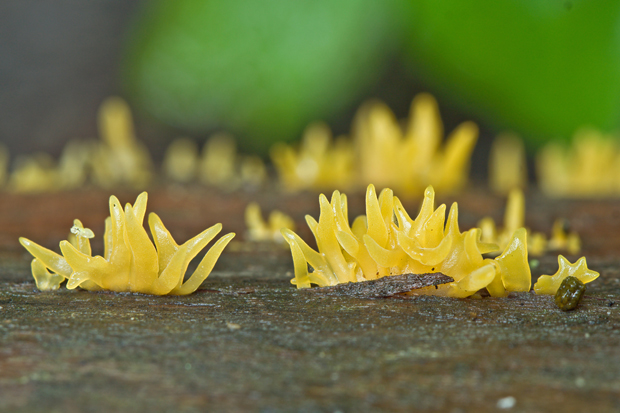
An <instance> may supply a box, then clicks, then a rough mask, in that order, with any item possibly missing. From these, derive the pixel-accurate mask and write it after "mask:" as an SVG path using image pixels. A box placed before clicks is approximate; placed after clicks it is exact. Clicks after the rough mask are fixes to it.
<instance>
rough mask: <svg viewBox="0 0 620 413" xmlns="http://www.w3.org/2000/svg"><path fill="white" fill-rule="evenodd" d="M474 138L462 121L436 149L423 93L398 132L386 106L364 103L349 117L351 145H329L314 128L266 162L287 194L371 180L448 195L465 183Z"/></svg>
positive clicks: (435, 121) (325, 134) (438, 128)
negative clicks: (430, 187)
mask: <svg viewBox="0 0 620 413" xmlns="http://www.w3.org/2000/svg"><path fill="white" fill-rule="evenodd" d="M477 136H478V128H477V126H476V125H475V124H473V123H472V122H465V123H463V124H461V125H460V126H458V127H457V129H456V130H455V131H454V132H453V133H452V134H451V135H450V137H449V138H448V139H447V142H446V144H445V145H444V146H443V147H442V145H441V140H442V138H443V126H442V124H441V118H440V116H439V110H438V108H437V102H436V101H435V99H434V98H433V97H432V96H431V95H429V94H425V93H423V94H420V95H418V96H416V97H415V98H414V100H413V103H412V105H411V114H410V117H409V120H408V121H407V125H406V128H405V130H404V131H403V129H402V128H401V125H400V124H399V122H398V120H397V119H396V117H395V116H394V114H393V113H392V111H391V110H390V108H388V107H387V106H386V105H385V104H383V103H381V102H376V101H375V102H369V103H366V104H364V105H362V107H361V108H360V110H359V111H358V113H357V115H356V117H355V120H354V125H353V130H352V136H351V141H348V140H346V139H344V138H339V139H338V140H337V141H336V143H335V144H332V143H331V132H330V131H329V128H327V126H325V125H324V124H314V125H311V126H310V127H308V129H307V130H306V132H305V134H304V138H303V141H302V144H301V147H300V149H299V151H295V150H294V149H292V148H291V147H290V146H288V145H285V144H279V145H277V146H276V147H274V149H273V151H272V159H273V162H274V165H275V167H276V169H277V170H278V173H279V175H280V179H281V180H282V182H283V184H284V186H285V188H287V189H289V190H300V189H305V188H317V189H324V188H329V187H331V188H333V187H339V188H346V187H350V186H355V185H357V186H362V187H365V186H366V185H368V183H370V182H373V183H375V184H377V185H380V186H391V187H395V188H397V189H398V190H399V191H403V192H407V193H418V192H419V191H421V190H422V189H423V188H424V187H425V186H426V185H429V184H432V185H434V186H435V187H437V188H438V189H440V190H442V191H446V192H452V191H457V190H458V189H460V188H461V187H462V186H463V185H464V184H465V183H466V181H467V176H468V167H469V158H470V156H471V153H472V151H473V147H474V145H475V143H476V140H477Z"/></svg>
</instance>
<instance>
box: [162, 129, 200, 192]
mask: <svg viewBox="0 0 620 413" xmlns="http://www.w3.org/2000/svg"><path fill="white" fill-rule="evenodd" d="M198 166H199V162H198V145H196V142H194V141H193V140H191V139H187V138H179V139H175V140H174V141H173V142H172V143H171V144H170V145H169V146H168V148H167V149H166V153H165V155H164V162H163V170H164V174H165V175H166V176H167V177H168V178H170V179H171V180H173V181H175V182H181V183H187V182H191V181H193V180H194V178H195V177H196V174H197V172H198Z"/></svg>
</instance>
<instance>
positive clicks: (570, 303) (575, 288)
mask: <svg viewBox="0 0 620 413" xmlns="http://www.w3.org/2000/svg"><path fill="white" fill-rule="evenodd" d="M585 292H586V285H585V284H584V283H582V282H581V280H580V279H579V278H577V277H573V276H572V275H569V276H568V277H566V278H564V281H562V284H560V288H558V291H557V292H556V293H555V304H556V305H557V306H558V307H559V308H560V310H562V311H570V310H574V309H575V308H577V306H578V305H579V302H580V301H581V298H582V297H583V294H584V293H585Z"/></svg>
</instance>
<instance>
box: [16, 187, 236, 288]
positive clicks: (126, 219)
mask: <svg viewBox="0 0 620 413" xmlns="http://www.w3.org/2000/svg"><path fill="white" fill-rule="evenodd" d="M146 203H147V194H146V192H143V193H142V194H140V195H139V196H138V198H137V199H136V202H135V203H134V205H133V206H132V205H131V204H129V203H128V204H126V205H125V209H124V210H123V208H122V207H121V203H120V202H119V200H118V199H117V198H116V197H115V196H111V197H110V203H109V204H110V216H109V217H108V218H107V219H106V220H105V234H104V236H103V240H104V251H105V252H104V256H103V257H102V256H92V252H91V247H90V238H91V237H92V236H94V234H93V232H92V231H91V230H90V229H88V228H84V227H83V225H82V223H81V222H80V221H79V220H77V219H76V220H75V221H74V226H73V228H72V230H71V236H70V238H69V240H68V241H61V242H60V250H61V252H62V255H59V254H57V253H55V252H53V251H51V250H49V249H46V248H44V247H42V246H40V245H38V244H36V243H34V242H32V241H30V240H29V239H26V238H20V239H19V242H20V243H21V244H22V245H23V246H24V248H26V249H27V250H28V252H30V253H31V254H32V255H33V256H34V257H35V258H34V259H33V260H32V265H31V267H32V274H33V276H34V278H35V281H36V283H37V287H38V288H39V289H40V290H43V291H47V290H55V289H58V287H59V286H60V284H61V283H62V282H63V281H65V280H67V288H68V289H74V288H77V287H80V288H83V289H85V290H90V291H98V290H110V291H116V292H132V293H144V294H153V295H165V294H170V295H186V294H190V293H192V292H194V291H195V290H196V289H197V288H198V287H199V286H200V284H202V282H203V281H204V280H205V279H206V278H207V277H208V276H209V274H210V273H211V270H212V269H213V266H214V265H215V263H216V261H217V259H218V258H219V256H220V254H221V253H222V251H223V250H224V247H226V245H227V244H228V243H229V242H230V240H231V239H232V238H233V237H234V236H235V234H234V233H229V234H227V235H225V236H223V237H221V238H220V239H219V240H218V241H217V242H216V243H215V244H214V245H213V246H212V247H211V249H209V251H208V252H207V253H206V254H205V256H204V258H203V259H202V261H200V263H199V264H198V267H197V268H196V270H195V271H194V273H193V274H192V275H191V276H190V277H189V279H188V280H187V281H184V279H185V271H186V270H187V267H188V264H189V263H190V261H191V260H192V259H193V258H194V257H196V255H198V253H200V251H202V250H203V249H204V248H205V247H206V245H207V244H208V243H209V242H210V241H211V240H212V239H213V238H215V236H216V235H217V234H218V233H219V232H220V231H221V229H222V225H221V224H216V225H214V226H212V227H211V228H208V229H206V230H205V231H203V232H201V233H200V234H198V235H197V236H195V237H194V238H192V239H190V240H189V241H187V242H185V243H184V244H182V245H178V244H177V243H176V241H175V240H174V238H173V237H172V235H171V234H170V232H169V231H168V230H167V229H166V227H165V226H164V224H163V222H162V221H161V219H160V218H159V217H158V216H157V214H155V213H151V214H149V218H148V223H149V227H150V229H151V234H152V236H153V240H154V242H155V244H154V245H153V242H151V240H150V239H149V236H148V234H147V233H146V230H145V229H144V226H143V220H144V215H145V213H146Z"/></svg>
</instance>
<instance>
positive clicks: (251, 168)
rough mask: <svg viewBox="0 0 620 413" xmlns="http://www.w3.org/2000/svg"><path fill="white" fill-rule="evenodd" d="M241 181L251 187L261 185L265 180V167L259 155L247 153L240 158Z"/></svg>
mask: <svg viewBox="0 0 620 413" xmlns="http://www.w3.org/2000/svg"><path fill="white" fill-rule="evenodd" d="M239 163H240V165H239V174H240V178H241V183H242V184H243V185H245V186H248V187H251V188H257V187H259V186H261V185H262V184H263V183H265V181H266V180H267V168H266V167H265V163H264V162H263V160H262V159H261V157H260V156H256V155H248V156H243V157H241V158H240V161H239Z"/></svg>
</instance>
